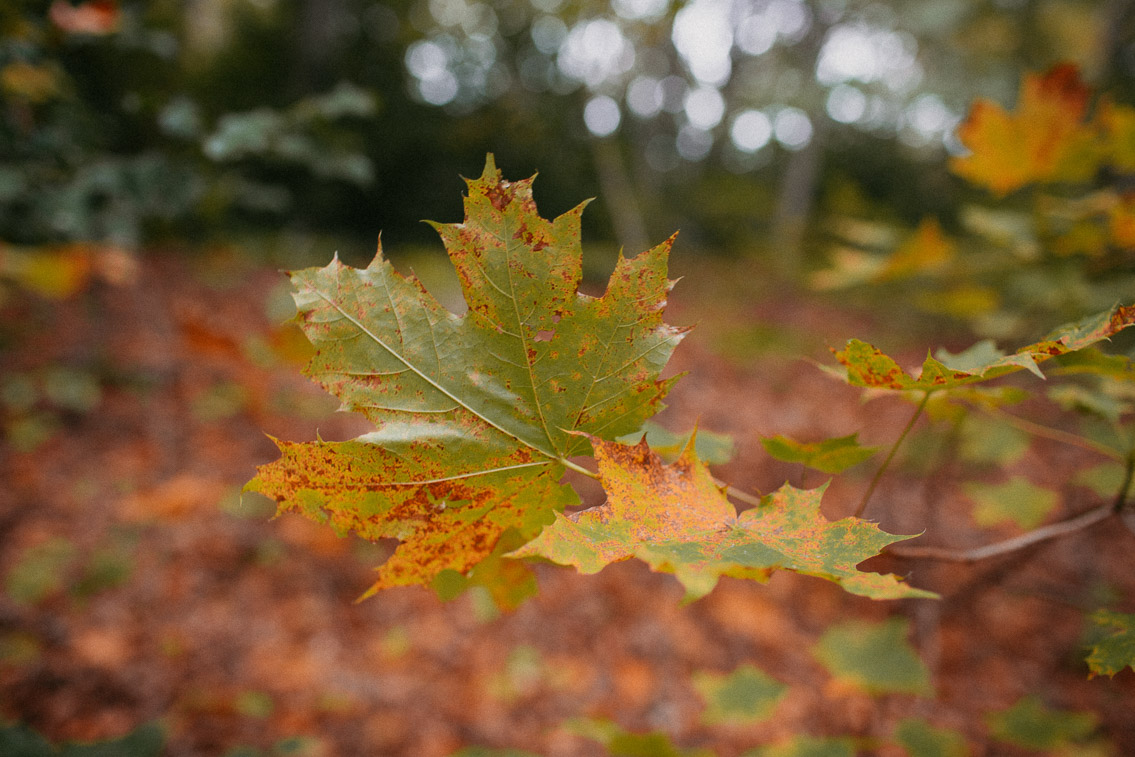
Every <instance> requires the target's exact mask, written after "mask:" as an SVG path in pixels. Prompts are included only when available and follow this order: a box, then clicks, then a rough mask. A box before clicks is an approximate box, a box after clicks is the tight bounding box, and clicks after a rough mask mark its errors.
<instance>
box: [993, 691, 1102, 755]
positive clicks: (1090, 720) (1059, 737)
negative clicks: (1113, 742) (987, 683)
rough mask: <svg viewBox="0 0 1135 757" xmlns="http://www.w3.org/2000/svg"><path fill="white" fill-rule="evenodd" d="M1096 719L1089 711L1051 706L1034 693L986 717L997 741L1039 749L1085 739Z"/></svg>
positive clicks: (1050, 748)
mask: <svg viewBox="0 0 1135 757" xmlns="http://www.w3.org/2000/svg"><path fill="white" fill-rule="evenodd" d="M1096 722H1097V718H1096V716H1095V715H1094V714H1092V713H1090V712H1068V711H1065V710H1054V709H1050V708H1049V707H1046V706H1045V705H1044V703H1043V702H1041V700H1040V699H1039V698H1037V697H1034V696H1028V697H1024V698H1022V699H1020V700H1019V701H1018V702H1017V703H1016V704H1014V705H1013V706H1012V707H1010V708H1009V709H1008V710H1004V711H1002V712H996V713H991V714H989V715H988V716H986V723H987V724H988V725H989V730H990V732H991V733H992V734H993V736H994V738H996V739H997V740H998V741H1004V742H1005V743H1007V744H1013V745H1015V746H1020V747H1024V748H1026V749H1036V750H1040V751H1052V750H1057V749H1060V748H1061V747H1064V746H1067V745H1069V744H1072V743H1075V742H1081V741H1084V740H1085V739H1087V738H1088V737H1089V736H1091V734H1092V733H1093V732H1094V731H1095V729H1096Z"/></svg>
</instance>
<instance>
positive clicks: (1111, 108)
mask: <svg viewBox="0 0 1135 757" xmlns="http://www.w3.org/2000/svg"><path fill="white" fill-rule="evenodd" d="M1097 120H1098V121H1099V123H1100V125H1101V127H1102V128H1103V131H1104V135H1105V137H1104V139H1105V140H1106V143H1107V154H1108V158H1109V159H1110V160H1109V162H1110V163H1111V165H1112V166H1114V167H1115V168H1116V169H1117V170H1118V171H1119V172H1120V173H1133V172H1135V108H1132V107H1131V106H1130V105H1117V104H1115V103H1112V102H1106V101H1105V102H1103V103H1101V105H1100V108H1099V114H1098V116H1097Z"/></svg>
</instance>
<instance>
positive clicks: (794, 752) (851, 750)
mask: <svg viewBox="0 0 1135 757" xmlns="http://www.w3.org/2000/svg"><path fill="white" fill-rule="evenodd" d="M742 757H855V743H854V742H853V741H852V740H851V739H850V738H846V737H843V738H835V739H824V738H815V737H813V736H793V737H792V738H790V739H788V740H786V741H781V742H778V743H776V744H770V745H768V746H762V747H757V748H756V749H750V750H749V751H747V752H745V753H744V754H743V755H742Z"/></svg>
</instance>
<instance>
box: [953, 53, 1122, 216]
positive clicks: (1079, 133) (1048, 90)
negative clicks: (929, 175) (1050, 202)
mask: <svg viewBox="0 0 1135 757" xmlns="http://www.w3.org/2000/svg"><path fill="white" fill-rule="evenodd" d="M1089 95H1090V91H1089V90H1088V88H1087V86H1086V85H1085V84H1084V83H1083V81H1082V80H1081V79H1080V74H1079V71H1078V70H1077V69H1076V67H1075V66H1074V65H1071V64H1067V63H1066V64H1061V65H1057V66H1054V67H1053V68H1051V69H1050V70H1049V71H1047V72H1046V73H1044V74H1029V75H1027V76H1025V77H1024V80H1023V81H1022V82H1021V92H1020V96H1019V98H1018V102H1017V107H1016V110H1015V111H1013V112H1012V113H1010V112H1008V111H1006V110H1005V109H1004V108H1002V107H1001V106H1000V105H997V104H996V103H994V102H991V101H989V100H978V101H977V102H975V103H974V105H973V107H972V108H971V109H970V113H969V116H968V117H967V118H966V120H965V121H964V122H963V123H962V125H961V126H960V127H959V128H958V138H959V139H960V140H961V142H962V144H964V145H965V146H966V147H967V148H969V149H970V150H971V154H970V155H967V156H964V157H957V158H954V159H953V160H952V161H951V162H950V167H951V169H952V170H953V171H954V173H956V174H958V175H959V176H961V177H963V178H965V179H968V180H969V181H971V182H973V183H975V184H980V185H982V186H984V187H986V188H988V189H989V190H991V191H992V192H993V193H994V194H997V195H1002V196H1003V195H1006V194H1009V193H1010V192H1013V191H1014V190H1017V189H1020V188H1021V187H1023V186H1025V185H1026V184H1030V183H1033V182H1037V181H1083V180H1086V179H1089V178H1091V176H1092V175H1093V174H1094V173H1095V171H1096V169H1097V167H1098V166H1099V162H1100V158H1101V157H1102V156H1101V155H1100V150H1099V149H1098V148H1097V138H1096V135H1095V133H1094V132H1093V131H1092V129H1091V128H1090V127H1089V126H1088V125H1086V124H1085V123H1084V114H1085V112H1086V110H1087V106H1088V99H1089Z"/></svg>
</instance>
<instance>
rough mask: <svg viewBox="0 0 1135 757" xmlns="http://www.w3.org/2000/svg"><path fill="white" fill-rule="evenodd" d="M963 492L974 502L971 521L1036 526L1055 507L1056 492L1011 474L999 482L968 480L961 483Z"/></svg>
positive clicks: (1024, 526)
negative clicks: (1006, 479) (965, 483)
mask: <svg viewBox="0 0 1135 757" xmlns="http://www.w3.org/2000/svg"><path fill="white" fill-rule="evenodd" d="M965 492H966V496H968V497H969V498H970V499H972V500H973V501H974V502H975V503H976V507H974V510H973V519H974V521H975V522H976V523H977V524H978V525H981V526H996V525H999V524H1001V523H1015V524H1016V525H1018V526H1020V527H1021V528H1025V529H1029V528H1036V527H1037V526H1039V525H1040V524H1041V523H1043V522H1044V520H1045V518H1047V517H1048V514H1049V513H1050V512H1052V510H1053V508H1055V507H1056V503H1057V499H1058V496H1057V494H1056V492H1054V491H1052V490H1051V489H1045V488H1044V487H1042V486H1037V485H1036V484H1033V483H1031V482H1030V481H1029V480H1028V479H1026V478H1024V477H1022V476H1014V477H1012V478H1011V479H1009V480H1008V481H1005V482H1004V483H1000V484H988V483H981V482H972V483H969V484H967V485H966V486H965Z"/></svg>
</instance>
